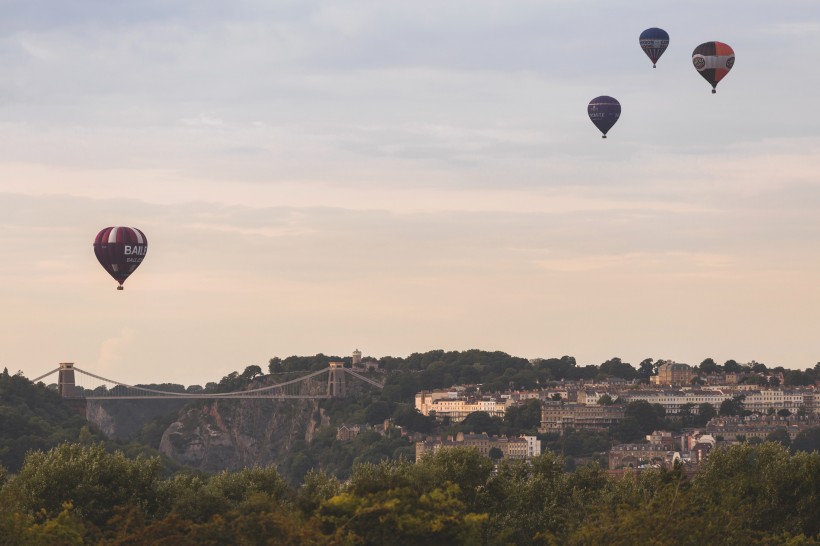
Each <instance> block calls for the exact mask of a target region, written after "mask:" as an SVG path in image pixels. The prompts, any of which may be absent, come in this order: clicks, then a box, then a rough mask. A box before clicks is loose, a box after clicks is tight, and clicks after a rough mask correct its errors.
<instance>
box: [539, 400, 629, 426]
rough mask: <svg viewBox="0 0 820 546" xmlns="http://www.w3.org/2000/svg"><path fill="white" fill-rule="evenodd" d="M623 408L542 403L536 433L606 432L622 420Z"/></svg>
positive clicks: (559, 402)
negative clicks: (572, 430) (571, 430)
mask: <svg viewBox="0 0 820 546" xmlns="http://www.w3.org/2000/svg"><path fill="white" fill-rule="evenodd" d="M624 410H625V408H624V406H622V405H612V406H606V405H601V404H594V405H587V404H579V403H577V402H563V401H551V400H548V401H544V402H542V405H541V426H540V427H539V429H538V432H541V433H547V432H558V433H563V432H564V431H565V430H569V429H590V430H606V429H608V428H610V427H611V426H612V425H615V424H617V423H619V422H621V421H622V420H623V418H624Z"/></svg>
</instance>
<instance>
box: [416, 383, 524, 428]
mask: <svg viewBox="0 0 820 546" xmlns="http://www.w3.org/2000/svg"><path fill="white" fill-rule="evenodd" d="M517 403H518V402H516V401H514V400H513V399H512V398H511V397H509V396H501V395H495V396H490V395H484V396H482V395H475V394H471V395H466V394H464V393H463V391H462V392H459V391H432V392H429V391H422V392H420V393H418V394H416V409H417V410H418V411H419V412H420V413H421V414H422V415H435V417H436V419H437V420H439V421H441V420H443V419H445V418H447V419H449V420H450V422H451V423H459V422H461V421H463V420H464V418H465V417H467V416H468V415H470V414H471V413H473V412H476V411H483V412H486V413H488V414H489V415H490V417H504V414H505V413H506V412H507V408H508V407H510V406H512V405H515V404H517Z"/></svg>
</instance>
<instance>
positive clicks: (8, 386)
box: [0, 373, 102, 472]
mask: <svg viewBox="0 0 820 546" xmlns="http://www.w3.org/2000/svg"><path fill="white" fill-rule="evenodd" d="M86 426H87V423H86V421H85V419H83V417H82V416H81V415H80V414H79V413H77V412H76V411H74V410H72V409H71V408H70V407H69V406H68V405H66V404H65V403H64V402H63V399H62V398H60V396H59V395H58V394H57V393H56V392H55V391H52V390H50V389H47V388H46V387H45V386H43V385H42V383H41V384H38V385H35V384H34V383H32V382H31V381H29V380H28V379H26V378H25V377H23V376H22V375H9V374H7V373H4V374H0V465H2V466H4V467H6V468H7V469H9V470H10V471H12V472H16V471H17V470H19V469H20V467H21V466H22V464H23V460H24V459H25V456H26V453H27V452H28V451H29V450H48V449H51V448H53V447H55V446H57V445H59V444H60V443H62V442H67V441H76V440H77V439H78V438H79V437H80V432H81V430H82V429H83V427H86ZM86 432H87V433H88V434H90V436H91V437H92V438H93V439H94V440H97V441H99V440H101V439H102V436H101V435H100V434H99V433H98V432H96V431H93V430H87V431H86Z"/></svg>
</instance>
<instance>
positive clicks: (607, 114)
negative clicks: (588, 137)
mask: <svg viewBox="0 0 820 546" xmlns="http://www.w3.org/2000/svg"><path fill="white" fill-rule="evenodd" d="M587 113H588V114H589V119H591V120H592V123H594V124H595V127H597V128H598V130H600V131H601V133H603V136H602V137H601V138H606V134H607V132H608V131H609V130H610V129H612V126H613V125H615V122H616V121H618V118H620V117H621V103H620V102H618V101H617V100H615V99H613V98H612V97H608V96H606V95H601V96H600V97H595V98H594V99H592V100H591V101H589V106H587Z"/></svg>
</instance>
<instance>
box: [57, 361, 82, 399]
mask: <svg viewBox="0 0 820 546" xmlns="http://www.w3.org/2000/svg"><path fill="white" fill-rule="evenodd" d="M57 392H59V393H60V396H62V397H63V398H77V387H76V385H75V384H74V363H73V362H60V372H59V375H58V376H57Z"/></svg>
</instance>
